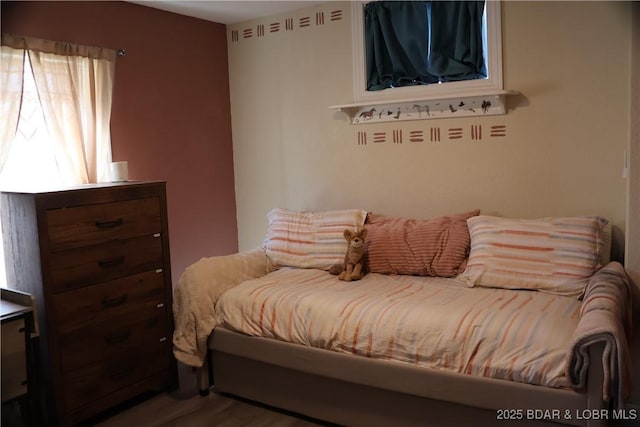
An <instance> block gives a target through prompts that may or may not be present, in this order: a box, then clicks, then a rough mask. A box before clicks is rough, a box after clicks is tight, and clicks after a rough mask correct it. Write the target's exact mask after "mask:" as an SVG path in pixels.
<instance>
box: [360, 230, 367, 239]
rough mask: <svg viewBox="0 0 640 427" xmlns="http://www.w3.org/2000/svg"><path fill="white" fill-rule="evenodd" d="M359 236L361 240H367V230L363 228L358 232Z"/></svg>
mask: <svg viewBox="0 0 640 427" xmlns="http://www.w3.org/2000/svg"><path fill="white" fill-rule="evenodd" d="M360 236H362V238H363V239H366V238H367V229H366V228H363V229H362V231H361V232H360Z"/></svg>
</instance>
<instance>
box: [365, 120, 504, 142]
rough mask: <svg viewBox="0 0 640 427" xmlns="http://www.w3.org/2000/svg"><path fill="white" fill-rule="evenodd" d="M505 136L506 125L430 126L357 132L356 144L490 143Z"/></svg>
mask: <svg viewBox="0 0 640 427" xmlns="http://www.w3.org/2000/svg"><path fill="white" fill-rule="evenodd" d="M506 136H507V125H489V126H486V125H481V124H472V125H469V126H466V127H463V126H430V127H428V128H425V129H415V130H411V129H406V128H396V129H392V130H389V131H379V130H378V131H364V130H362V131H358V132H357V144H358V145H359V146H366V145H369V144H394V145H400V144H404V143H432V142H433V143H438V142H445V141H460V140H470V141H491V140H495V139H499V138H503V137H506Z"/></svg>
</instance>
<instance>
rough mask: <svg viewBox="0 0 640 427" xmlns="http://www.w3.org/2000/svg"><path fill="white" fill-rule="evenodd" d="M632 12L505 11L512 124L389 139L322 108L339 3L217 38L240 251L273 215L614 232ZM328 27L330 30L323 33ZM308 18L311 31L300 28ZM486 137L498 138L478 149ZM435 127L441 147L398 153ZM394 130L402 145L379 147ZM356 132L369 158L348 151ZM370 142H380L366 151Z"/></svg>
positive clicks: (338, 35) (338, 77)
mask: <svg viewBox="0 0 640 427" xmlns="http://www.w3.org/2000/svg"><path fill="white" fill-rule="evenodd" d="M631 7H632V6H631V4H630V3H611V2H566V3H551V2H508V3H505V4H504V5H503V8H502V15H503V24H502V25H503V53H504V55H503V57H504V66H503V68H504V83H505V88H506V89H513V90H517V91H520V92H521V93H522V95H521V96H517V97H513V98H512V99H510V102H509V105H510V111H509V113H508V114H507V115H502V116H491V117H476V118H451V119H437V120H423V121H405V122H397V123H387V124H365V125H351V124H349V123H348V122H347V118H346V116H344V115H343V114H342V113H338V112H334V111H332V110H330V109H329V108H328V107H329V106H330V105H336V104H345V103H349V102H351V101H352V96H353V95H352V60H351V55H352V48H351V26H350V7H349V4H348V3H346V2H345V3H334V4H328V5H323V6H317V7H311V8H307V9H303V10H301V11H298V12H296V13H292V14H290V15H286V16H276V17H272V18H271V19H263V20H259V21H252V22H245V23H241V24H238V25H234V26H229V27H228V28H227V38H228V52H229V75H230V87H231V111H232V130H233V149H234V153H233V154H234V170H235V185H236V202H237V215H238V239H239V247H240V249H248V248H251V247H254V246H256V245H258V244H259V243H260V242H261V240H262V238H263V236H264V234H265V229H266V213H267V212H268V211H269V210H270V209H271V208H273V207H283V208H290V209H297V210H314V209H331V208H347V207H359V208H363V209H367V210H371V211H374V212H378V213H384V214H395V215H405V216H413V217H430V216H434V215H439V214H447V213H455V212H460V211H464V210H468V209H473V208H480V209H481V210H482V212H483V213H488V214H498V215H502V216H511V217H540V216H557V215H582V214H599V215H605V216H608V217H609V218H611V219H612V220H613V222H614V224H615V225H616V226H617V227H618V228H619V229H620V230H624V228H625V220H626V209H627V204H626V197H627V190H626V189H627V182H626V180H625V179H623V178H622V163H623V152H624V150H625V148H627V147H628V144H629V129H630V114H629V105H630V95H629V86H630V83H629V82H630V66H631V65H630V64H631V62H630V56H631V55H630V52H631V47H630V44H631V38H630V34H631V13H630V11H631ZM334 11H341V16H342V18H341V19H337V20H331V17H332V16H333V17H336V15H332V14H331V13H332V12H334ZM316 14H323V16H324V21H322V20H321V19H320V20H318V19H319V17H317V16H316ZM337 16H340V15H337ZM289 17H290V18H293V30H290V31H286V30H285V29H286V20H285V19H286V18H289ZM305 17H309V18H310V25H309V26H308V27H300V23H301V22H303V23H304V22H305V21H300V19H301V18H305ZM272 23H274V24H275V23H279V24H280V30H279V31H278V32H271V30H272V29H273V28H274V27H272V26H271V24H272ZM260 25H263V26H264V35H262V34H263V33H261V32H259V30H260ZM249 31H251V34H249ZM249 35H251V37H245V36H249ZM472 125H479V126H482V140H480V141H477V140H472V138H471V132H470V127H471V126H472ZM496 125H502V126H506V136H504V137H492V136H491V132H490V130H491V126H496ZM432 127H437V128H440V129H441V141H440V142H422V143H415V142H409V141H407V140H408V135H409V133H410V132H411V131H423V132H424V134H425V135H426V136H427V139H428V136H429V134H430V133H429V132H430V129H431V128H432ZM450 128H462V129H463V138H462V139H458V140H450V139H448V130H449V129H450ZM394 130H401V131H402V132H403V135H404V143H403V144H393V143H391V142H390V139H391V134H392V132H393V131H394ZM358 132H364V133H365V134H366V135H367V141H368V144H367V145H358ZM374 132H376V133H377V132H381V133H384V134H385V135H386V137H387V142H385V143H374V142H373V134H374Z"/></svg>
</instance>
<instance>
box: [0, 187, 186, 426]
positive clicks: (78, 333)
mask: <svg viewBox="0 0 640 427" xmlns="http://www.w3.org/2000/svg"><path fill="white" fill-rule="evenodd" d="M0 207H1V209H2V229H3V233H4V250H5V259H6V262H7V282H8V286H9V287H12V288H15V289H18V290H22V291H25V292H29V293H30V294H32V295H33V296H34V297H35V301H36V308H37V317H38V320H39V328H40V342H39V346H40V358H39V360H40V374H41V375H40V377H41V378H40V380H41V381H40V382H41V384H42V389H41V392H42V393H43V396H44V398H45V401H46V402H48V404H47V405H45V409H44V411H45V414H44V419H48V420H53V421H54V422H52V423H51V424H52V425H60V426H66V425H73V424H75V423H77V422H79V421H82V420H85V419H87V418H90V417H92V416H93V415H95V414H97V413H99V412H101V411H103V410H105V409H107V408H110V407H112V406H114V405H116V404H118V403H121V402H123V401H124V400H127V399H129V398H132V397H134V396H136V395H139V394H141V393H143V392H145V391H148V390H162V389H173V388H176V387H177V381H178V379H177V368H176V362H175V359H174V357H173V353H172V344H171V343H172V334H173V315H172V311H171V306H172V305H171V304H172V299H171V298H172V289H171V268H170V261H169V236H168V225H167V204H166V193H165V183H164V182H129V183H124V184H95V185H85V186H79V187H73V188H69V189H64V190H60V191H46V192H3V193H2V200H1V205H0ZM55 421H57V422H55Z"/></svg>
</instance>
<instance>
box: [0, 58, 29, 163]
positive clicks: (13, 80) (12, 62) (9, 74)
mask: <svg viewBox="0 0 640 427" xmlns="http://www.w3.org/2000/svg"><path fill="white" fill-rule="evenodd" d="M0 48H1V51H0V117H2V119H1V120H0V170H2V167H3V166H4V163H5V162H6V160H7V156H8V155H9V151H11V144H12V142H13V139H14V137H15V135H16V130H17V129H18V118H19V117H20V104H21V102H20V101H21V98H22V81H23V74H24V55H25V51H24V50H23V49H13V48H11V47H9V46H1V47H0Z"/></svg>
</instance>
